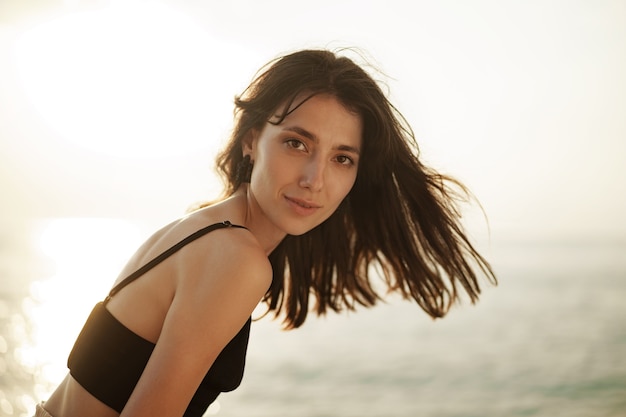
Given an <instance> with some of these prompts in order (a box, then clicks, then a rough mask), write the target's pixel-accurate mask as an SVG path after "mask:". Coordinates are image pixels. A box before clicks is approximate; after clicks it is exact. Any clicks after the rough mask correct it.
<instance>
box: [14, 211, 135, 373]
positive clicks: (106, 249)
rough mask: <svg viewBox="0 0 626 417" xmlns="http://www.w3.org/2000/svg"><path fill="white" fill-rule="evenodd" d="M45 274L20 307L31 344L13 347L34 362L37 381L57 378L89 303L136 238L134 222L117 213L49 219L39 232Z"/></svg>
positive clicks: (110, 279)
mask: <svg viewBox="0 0 626 417" xmlns="http://www.w3.org/2000/svg"><path fill="white" fill-rule="evenodd" d="M39 233H40V234H39V237H38V242H39V247H40V249H41V252H42V253H43V255H44V256H45V257H47V258H49V260H50V261H51V262H52V264H53V265H54V268H53V272H52V274H51V275H50V276H48V277H46V278H44V279H42V280H40V281H35V282H34V283H33V284H32V285H31V291H30V292H31V297H29V298H26V299H25V300H24V305H23V308H24V310H25V311H26V312H27V313H28V316H29V317H31V319H32V322H33V324H34V329H33V330H32V346H29V345H24V346H23V347H21V348H20V351H19V352H17V354H18V356H19V358H20V363H22V365H23V366H28V367H31V368H34V367H35V366H36V365H37V366H39V367H40V371H39V372H40V374H41V375H40V381H39V382H40V383H42V384H44V385H47V384H51V383H58V382H60V380H61V379H62V378H63V376H64V375H65V373H66V372H67V369H66V367H65V358H66V357H67V355H68V354H69V352H70V349H71V347H72V344H73V343H74V340H75V338H76V336H78V332H79V331H80V329H81V327H82V325H83V324H84V321H85V320H86V318H87V316H88V315H89V312H90V311H91V308H92V307H93V306H94V305H95V303H96V302H98V301H100V300H102V299H104V297H105V296H106V294H107V292H108V290H109V289H110V288H111V286H112V284H113V282H114V281H115V279H116V277H117V276H118V274H119V271H120V269H121V267H122V266H123V264H124V263H125V262H126V261H127V260H128V258H129V257H130V256H131V255H132V253H133V251H134V250H135V249H136V248H137V247H138V245H139V243H140V238H141V237H140V231H139V227H137V226H136V225H134V224H133V223H131V222H129V221H126V220H120V219H98V218H65V219H54V220H51V221H49V222H47V223H45V224H43V227H42V229H41V231H40V232H39Z"/></svg>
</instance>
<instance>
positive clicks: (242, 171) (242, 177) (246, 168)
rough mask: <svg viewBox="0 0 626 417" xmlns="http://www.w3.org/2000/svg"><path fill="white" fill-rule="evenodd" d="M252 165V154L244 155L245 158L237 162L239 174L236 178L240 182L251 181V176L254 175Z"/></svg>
mask: <svg viewBox="0 0 626 417" xmlns="http://www.w3.org/2000/svg"><path fill="white" fill-rule="evenodd" d="M252 166H253V163H252V161H250V155H246V156H244V157H243V159H242V160H241V161H239V162H238V163H237V174H236V175H235V180H236V181H237V182H238V183H239V184H243V183H249V182H250V177H251V176H252Z"/></svg>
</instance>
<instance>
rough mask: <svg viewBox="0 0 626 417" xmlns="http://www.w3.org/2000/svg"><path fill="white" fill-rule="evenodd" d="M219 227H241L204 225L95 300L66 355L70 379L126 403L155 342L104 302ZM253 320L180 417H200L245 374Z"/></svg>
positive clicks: (114, 402)
mask: <svg viewBox="0 0 626 417" xmlns="http://www.w3.org/2000/svg"><path fill="white" fill-rule="evenodd" d="M223 227H242V226H236V225H232V224H230V223H229V222H223V223H217V224H213V225H211V226H208V227H205V228H204V229H201V230H199V231H197V232H196V233H194V234H192V235H190V236H188V237H187V238H185V239H183V240H182V241H181V242H179V243H177V244H176V245H174V246H173V247H171V248H170V249H168V250H167V251H165V252H163V253H162V254H161V255H159V256H157V257H156V258H155V259H154V260H152V261H151V262H149V263H148V264H146V265H145V266H144V267H142V268H140V269H139V270H137V271H136V272H135V273H133V274H131V275H130V276H128V277H127V278H126V279H124V280H122V281H121V282H120V284H118V285H117V286H116V287H114V288H113V289H112V290H111V292H110V293H109V296H108V297H107V299H106V300H105V301H104V302H100V303H98V304H96V306H95V307H94V309H93V310H92V312H91V314H90V315H89V318H88V319H87V322H86V323H85V326H84V327H83V329H82V330H81V332H80V334H79V336H78V338H77V340H76V342H75V344H74V347H73V348H72V351H71V352H70V355H69V358H68V367H69V369H70V374H71V375H72V377H73V378H74V379H75V380H76V381H77V382H78V383H79V384H80V385H81V386H82V387H83V388H85V389H86V390H87V391H88V392H89V393H91V394H92V395H93V396H94V397H96V398H98V399H99V400H100V401H102V402H103V403H105V404H106V405H108V406H109V407H111V408H113V409H114V410H116V411H117V412H118V413H121V412H122V409H123V408H124V406H125V405H126V402H127V401H128V399H129V398H130V395H131V394H132V392H133V390H134V388H135V386H136V385H137V382H138V381H139V378H140V377H141V374H142V373H143V370H144V369H145V366H146V364H147V362H148V360H149V359H150V355H151V354H152V351H153V349H154V346H155V345H154V344H153V343H152V342H150V341H148V340H145V339H143V338H142V337H140V336H138V335H137V334H135V333H134V332H132V331H131V330H129V329H128V328H126V327H125V326H124V325H123V324H122V323H120V322H119V321H118V320H117V319H116V318H115V317H114V316H113V315H112V314H111V313H110V312H109V311H108V310H107V309H106V301H107V300H108V299H109V298H110V297H111V296H113V295H114V294H115V293H117V292H118V291H119V290H120V289H121V288H123V287H125V286H126V285H128V284H129V283H130V282H132V281H134V280H135V279H137V278H139V277H140V276H141V275H142V274H144V273H145V272H147V271H148V270H150V269H151V268H153V267H154V266H156V265H157V264H159V263H160V262H162V261H163V260H165V259H167V257H169V256H171V255H172V254H173V253H175V252H176V251H178V250H180V249H181V248H182V247H184V246H185V245H186V244H188V243H190V242H191V241H193V240H195V239H197V238H199V237H201V236H203V235H205V234H206V233H209V232H210V231H212V230H216V229H218V228H223ZM250 325H251V320H250V319H248V321H247V322H246V324H245V325H244V326H243V328H242V329H241V330H240V331H239V333H237V335H236V336H235V337H234V338H233V339H232V340H231V341H230V342H229V343H228V344H227V345H226V346H225V347H224V349H223V350H222V352H221V353H220V354H219V356H218V357H217V359H216V360H215V362H214V363H213V366H211V369H209V371H208V372H207V374H206V376H205V377H204V379H203V380H202V383H201V384H200V386H199V388H198V390H197V391H196V393H195V395H194V396H193V399H192V400H191V402H190V403H189V406H188V408H187V411H186V412H185V414H184V417H201V416H202V415H203V414H204V412H205V411H206V409H207V408H208V407H209V405H210V404H211V403H212V402H213V401H215V399H216V398H217V396H218V395H219V393H220V392H226V391H232V390H234V389H235V388H237V387H238V386H239V384H240V383H241V380H242V378H243V371H244V367H245V358H246V350H247V346H248V338H249V334H250Z"/></svg>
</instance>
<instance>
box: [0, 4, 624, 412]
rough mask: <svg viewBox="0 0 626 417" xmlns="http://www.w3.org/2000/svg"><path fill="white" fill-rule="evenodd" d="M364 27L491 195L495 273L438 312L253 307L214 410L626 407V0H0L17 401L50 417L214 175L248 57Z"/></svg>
mask: <svg viewBox="0 0 626 417" xmlns="http://www.w3.org/2000/svg"><path fill="white" fill-rule="evenodd" d="M344 46H355V47H358V48H361V49H362V51H363V52H362V53H363V54H364V55H365V56H366V58H367V59H368V61H369V62H372V63H373V64H374V65H375V66H376V67H377V68H378V69H380V70H381V72H376V73H375V74H376V77H377V78H379V79H381V80H382V81H384V82H385V84H386V85H388V87H389V89H390V91H391V99H392V101H393V102H394V103H396V104H397V106H398V107H399V108H400V109H401V110H402V112H403V113H404V115H405V116H406V117H407V119H408V120H409V122H410V123H411V125H412V126H413V128H414V130H415V133H416V136H417V139H418V142H419V143H420V147H421V152H422V158H423V159H424V161H425V162H426V163H428V164H430V165H432V166H434V167H435V168H438V169H440V170H442V171H444V172H446V173H449V174H453V175H455V176H456V177H458V178H459V179H461V180H462V181H464V182H465V183H466V184H467V185H468V186H469V187H470V189H472V191H473V192H474V193H475V194H476V196H477V197H478V199H479V200H480V203H481V204H482V207H483V208H484V210H485V213H486V215H487V218H488V220H489V221H488V223H487V222H486V221H485V219H484V217H483V216H482V212H481V210H480V209H479V208H478V207H477V206H476V205H473V206H469V207H468V208H467V210H466V212H465V222H466V225H467V227H468V230H469V231H470V232H471V234H472V236H473V237H474V240H475V242H476V244H477V245H478V246H479V247H480V248H481V249H482V250H483V252H484V254H485V256H486V257H487V258H488V259H489V260H490V261H491V262H492V264H493V266H494V268H495V270H496V273H497V274H498V277H499V280H500V284H499V286H497V287H489V286H487V285H485V287H484V292H483V297H482V298H481V300H480V301H479V303H478V304H476V305H470V304H469V303H462V304H460V305H458V306H455V308H453V310H452V311H451V312H450V314H449V315H448V316H447V317H446V318H445V319H443V320H437V321H432V320H430V319H429V318H427V316H426V315H425V314H424V313H422V312H421V311H420V310H419V308H418V307H417V306H416V305H414V304H411V303H409V302H406V301H402V300H397V299H394V298H390V299H389V300H388V303H387V304H382V305H380V306H378V307H376V308H374V309H371V310H363V309H362V310H358V311H356V312H352V313H350V314H343V315H329V316H328V317H324V318H320V319H309V320H308V321H307V323H306V324H305V326H304V327H303V328H302V329H298V330H297V331H293V332H283V331H281V330H280V323H278V322H275V321H272V320H269V319H268V318H264V319H261V320H260V321H258V322H256V323H255V324H254V325H253V330H252V334H251V341H250V347H249V355H248V363H247V368H246V375H245V378H244V381H243V383H242V386H241V387H240V388H239V389H238V390H236V391H234V392H232V393H227V394H224V395H222V396H220V398H219V400H218V402H217V403H216V404H215V405H214V406H212V408H211V409H210V410H209V411H208V414H209V415H217V416H242V415H245V416H275V415H293V416H304V417H313V416H361V415H369V416H381V417H382V416H434V417H439V416H441V417H452V416H455V417H470V416H472V417H473V416H476V417H482V416H487V417H490V416H494V417H495V416H498V417H501V416H546V417H547V416H550V417H552V416H574V417H577V416H581V417H587V416H589V417H596V416H626V307H625V306H624V302H623V300H624V298H625V296H626V222H625V221H624V220H623V213H625V212H626V185H625V184H626V183H625V181H624V180H625V177H626V170H625V168H624V165H623V162H622V161H623V160H624V159H625V158H626V122H625V120H626V119H625V117H624V115H625V114H626V77H624V75H623V74H626V3H624V2H623V1H608V0H607V1H604V0H601V1H594V2H584V1H578V2H572V1H564V0H563V1H541V2H539V1H527V2H516V1H500V2H495V1H487V0H477V1H470V2H466V1H460V0H459V1H448V2H427V1H417V2H404V1H394V0H392V1H386V2H371V1H333V2H331V1H318V2H316V3H315V4H307V5H302V4H296V3H294V2H285V1H282V0H273V1H267V2H252V1H233V2H228V3H226V2H223V4H222V3H220V4H216V5H212V4H210V3H209V2H202V1H192V0H183V1H165V0H160V1H153V2H143V1H137V0H128V1H104V0H89V1H87V0H86V1H80V0H74V1H53V0H42V1H28V0H26V1H17V0H14V1H4V2H0V149H1V152H0V193H1V194H0V195H2V200H1V201H2V203H1V204H0V206H1V210H2V211H1V213H2V216H0V283H1V285H0V416H30V415H32V412H33V410H34V405H35V403H36V402H37V401H40V400H42V399H45V398H46V396H47V395H48V394H49V392H50V390H51V389H53V387H54V385H55V384H56V383H58V382H59V381H60V379H62V377H63V375H64V373H65V371H66V369H65V360H66V357H67V353H68V352H69V349H70V348H71V345H72V343H73V341H74V338H75V336H76V334H77V333H78V331H79V330H80V327H81V326H82V324H83V322H84V320H85V318H86V316H87V314H88V312H89V311H90V309H91V307H92V306H93V304H94V303H95V302H97V301H98V300H100V299H101V298H102V297H103V294H105V293H106V291H107V289H108V288H109V287H110V285H111V283H112V281H113V279H114V278H115V277H116V276H117V271H118V270H119V268H120V266H121V265H122V264H123V262H124V261H125V260H126V259H127V258H128V256H130V254H131V253H132V252H133V250H134V249H135V248H136V247H137V245H139V244H140V243H141V241H142V240H143V239H145V238H146V237H147V236H148V235H149V234H150V233H151V232H152V231H154V230H155V229H156V228H158V227H160V226H162V225H163V224H165V223H167V222H169V221H171V220H173V219H175V218H177V217H179V216H181V215H182V214H183V213H184V212H185V210H186V208H187V207H188V206H189V205H190V204H192V203H194V202H196V201H198V200H202V199H208V198H212V197H214V196H216V195H217V193H218V192H219V187H220V185H219V182H218V181H217V180H216V178H215V177H214V175H213V173H212V168H213V155H214V154H215V152H216V151H217V150H218V149H219V148H220V146H221V144H223V143H224V139H225V137H226V136H227V134H228V129H229V128H230V125H231V122H232V104H231V103H232V98H233V96H234V95H235V94H237V93H239V92H241V90H242V89H243V88H244V87H245V86H246V85H247V83H248V81H249V80H250V79H251V77H252V76H253V74H254V71H256V69H257V68H258V67H259V66H261V65H262V64H263V63H265V62H266V61H268V60H269V59H272V58H273V57H275V56H277V55H278V54H280V53H282V52H287V51H290V50H293V49H299V48H302V47H330V48H335V47H344Z"/></svg>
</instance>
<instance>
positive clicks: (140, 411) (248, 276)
mask: <svg viewBox="0 0 626 417" xmlns="http://www.w3.org/2000/svg"><path fill="white" fill-rule="evenodd" d="M228 232H229V233H223V232H219V231H216V232H214V235H212V236H211V239H203V240H202V241H200V242H198V243H199V244H194V245H189V246H188V247H186V248H185V249H184V250H182V251H181V252H180V253H179V254H177V255H175V256H176V257H177V258H176V274H177V277H176V278H177V287H176V292H175V294H174V298H173V300H172V303H171V306H170V308H169V310H168V313H167V315H166V318H165V321H164V323H163V328H162V331H161V334H160V336H159V339H158V341H157V343H156V346H155V348H154V351H153V353H152V356H151V358H150V360H149V361H148V364H147V366H146V369H145V370H144V373H143V375H142V376H141V379H140V380H139V382H138V384H137V386H136V388H135V390H134V391H133V394H132V395H131V397H130V399H129V401H128V403H127V405H126V407H125V408H124V410H123V411H122V414H121V416H122V417H131V416H132V417H143V416H146V417H147V416H151V417H152V416H155V415H163V416H182V415H183V413H184V411H185V409H186V408H187V405H188V404H189V401H191V398H192V396H193V394H194V393H195V391H196V389H197V388H198V386H199V384H200V382H201V381H202V379H203V378H204V376H205V374H206V372H207V371H208V369H209V368H210V367H211V365H212V364H213V362H214V361H215V359H216V358H217V356H218V355H219V353H220V352H221V351H222V349H223V348H224V347H225V346H226V344H227V343H228V342H229V341H230V340H231V339H232V338H233V337H234V336H235V335H236V334H237V332H239V330H240V329H241V328H242V327H243V325H244V324H245V322H246V321H247V319H248V318H249V317H250V314H251V313H252V311H253V310H254V308H255V307H256V305H257V304H258V302H259V301H260V300H261V298H262V297H263V295H264V294H265V292H266V291H267V289H268V287H269V285H270V283H271V279H272V270H271V266H270V264H269V261H268V259H267V257H266V255H265V253H264V252H263V251H262V250H261V248H260V247H259V246H258V244H257V243H256V241H255V239H254V238H253V237H252V235H250V234H249V233H248V232H245V231H240V232H235V231H233V230H228ZM233 232H235V233H233ZM216 242H217V243H216Z"/></svg>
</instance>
